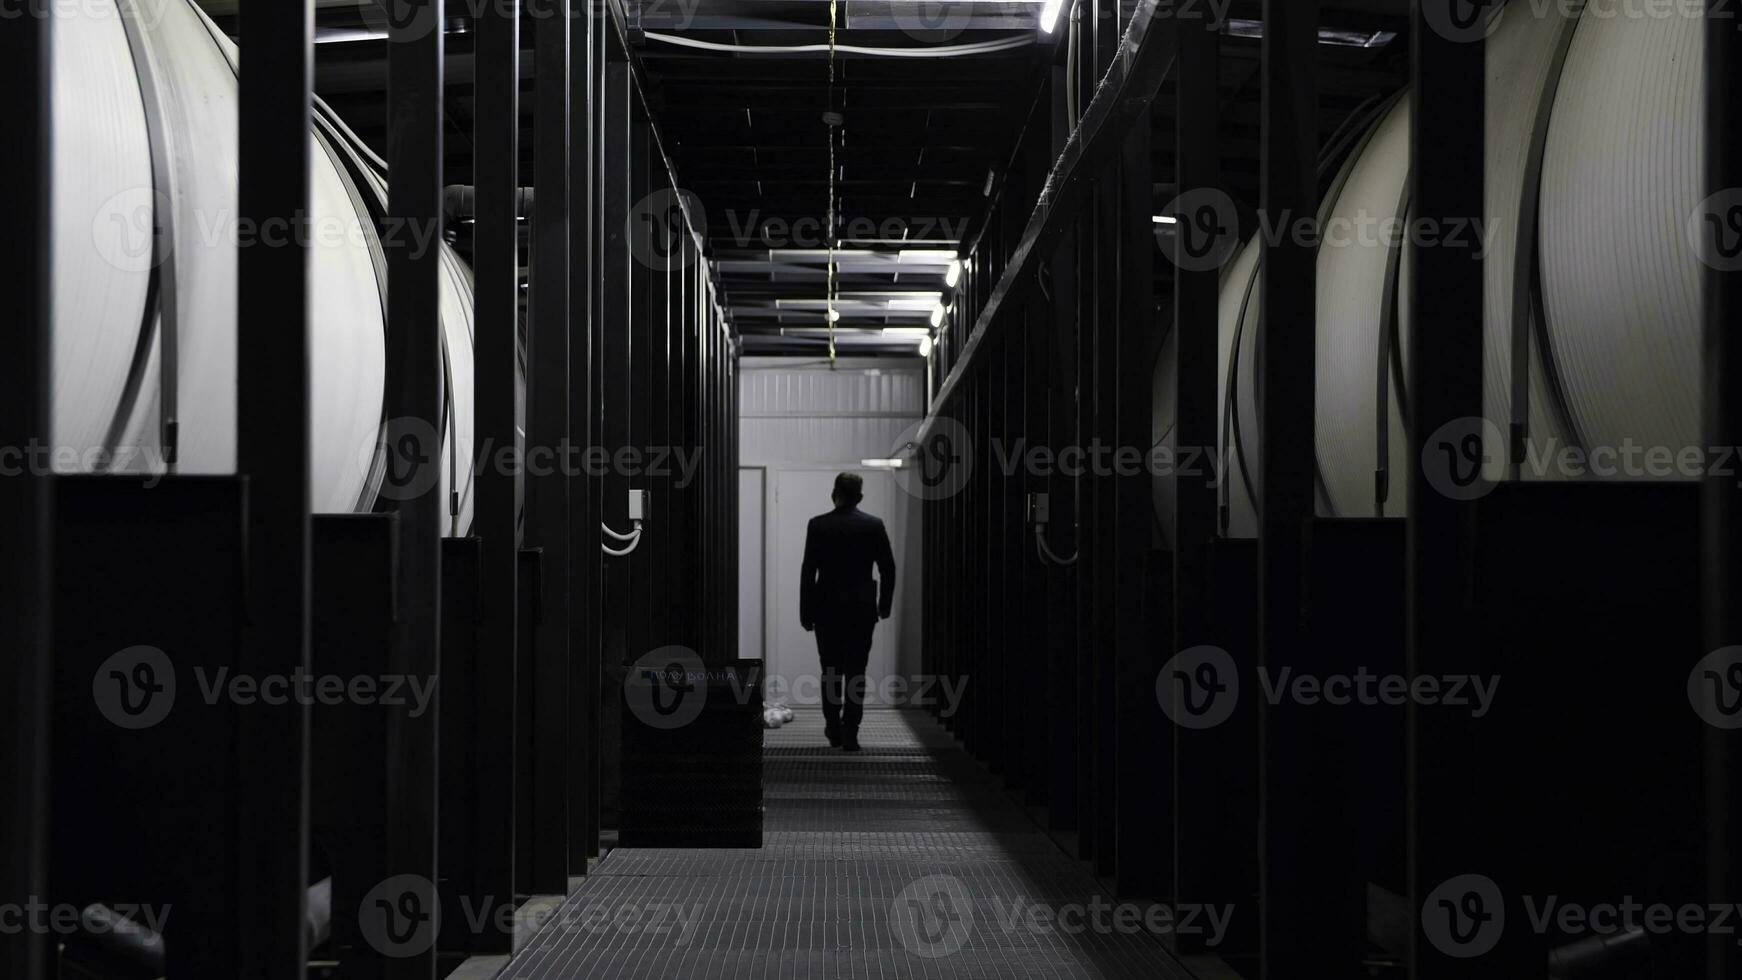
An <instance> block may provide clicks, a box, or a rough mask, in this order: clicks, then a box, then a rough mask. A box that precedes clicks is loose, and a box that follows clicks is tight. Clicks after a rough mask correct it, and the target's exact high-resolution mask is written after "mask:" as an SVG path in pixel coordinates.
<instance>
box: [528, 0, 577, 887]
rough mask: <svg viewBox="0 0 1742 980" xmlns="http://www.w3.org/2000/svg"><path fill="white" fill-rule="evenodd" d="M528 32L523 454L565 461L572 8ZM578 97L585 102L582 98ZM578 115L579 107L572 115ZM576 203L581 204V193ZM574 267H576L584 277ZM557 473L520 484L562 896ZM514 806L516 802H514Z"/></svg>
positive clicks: (563, 711) (544, 767)
mask: <svg viewBox="0 0 1742 980" xmlns="http://www.w3.org/2000/svg"><path fill="white" fill-rule="evenodd" d="M531 10H532V12H533V14H534V21H535V24H536V28H535V31H536V36H535V38H534V43H535V44H536V45H537V62H536V67H537V72H538V74H537V77H536V78H535V79H534V83H533V84H534V86H535V91H536V94H535V96H534V97H535V100H536V106H535V116H534V119H535V122H534V130H533V143H534V146H533V160H534V164H533V167H534V173H533V185H534V187H535V188H536V189H537V196H536V197H535V199H534V204H533V208H534V211H533V227H532V236H533V237H532V282H531V287H530V293H531V296H530V299H531V303H532V311H531V317H530V321H531V322H530V324H529V329H528V331H527V351H526V365H527V372H528V375H529V377H528V379H527V389H528V391H527V401H528V404H527V408H526V429H527V440H526V441H527V445H528V446H531V447H547V448H552V449H555V450H557V451H558V454H557V455H556V459H558V460H566V459H567V458H568V455H567V449H568V447H569V446H570V445H571V444H572V436H571V430H570V426H571V424H572V417H573V416H572V409H571V407H570V398H571V397H572V396H571V384H572V378H573V377H574V374H573V357H572V354H571V352H570V349H569V345H570V344H571V343H572V341H571V339H570V335H571V331H572V330H573V324H574V317H573V316H572V315H571V313H570V309H571V305H570V304H571V302H572V300H573V297H572V295H571V293H572V287H573V284H572V283H571V280H570V276H571V272H570V268H571V259H570V243H571V241H572V239H573V232H572V230H571V228H570V222H571V221H572V220H574V216H575V211H576V210H577V209H576V208H575V207H574V206H573V205H572V204H571V201H570V195H571V194H574V193H577V189H576V188H575V187H574V186H572V184H571V181H572V172H573V167H572V164H571V161H570V154H571V149H572V131H573V119H574V117H573V108H572V105H573V104H572V102H571V100H572V98H573V95H574V83H573V78H572V76H571V72H572V70H573V69H572V66H571V52H572V45H573V28H574V17H573V15H572V12H571V9H570V0H532V3H531ZM583 94H584V93H583ZM581 104H582V105H583V106H584V105H585V102H584V101H583V102H582V103H581ZM580 192H584V186H583V189H582V190H581V191H580ZM583 267H584V266H583ZM572 478H573V476H572V474H570V473H568V472H566V471H565V467H564V466H562V465H557V466H549V467H548V468H546V469H544V470H542V471H534V472H532V473H530V475H529V476H528V478H527V484H526V541H527V545H528V546H529V547H534V548H539V549H541V550H542V551H543V552H544V566H543V568H544V573H543V586H544V596H543V601H542V602H540V603H539V611H540V616H539V622H538V624H537V626H536V631H537V632H536V643H535V644H534V663H533V673H532V676H531V677H529V678H527V680H528V682H530V683H531V684H532V687H533V693H532V699H531V700H532V702H533V722H534V723H533V726H532V728H533V733H534V734H533V738H532V740H531V742H530V744H528V745H526V746H525V748H526V750H527V751H529V752H530V753H531V755H532V760H531V765H530V766H529V767H528V768H529V769H530V770H531V772H532V793H531V799H532V803H533V813H532V815H531V820H530V827H531V831H532V839H531V840H530V841H527V842H525V848H526V850H527V852H528V862H529V867H530V870H531V877H530V880H528V881H527V882H526V883H525V886H526V888H527V889H528V890H530V891H532V892H533V893H536V894H546V895H561V894H566V893H567V891H568V872H569V862H568V842H567V828H568V824H569V819H568V812H567V808H568V792H567V788H566V786H565V782H566V778H567V776H566V773H567V765H568V752H569V746H568V726H569V720H568V712H569V706H570V701H569V690H568V688H569V676H568V675H569V669H570V650H569V647H570V638H571V635H570V626H569V617H570V610H571V608H572V599H571V595H570V591H569V590H570V574H571V573H570V571H569V561H570V552H569V546H570V542H571V537H572V532H571V529H570V526H569V524H570V500H569V481H570V480H571V479H572ZM523 795H524V794H523Z"/></svg>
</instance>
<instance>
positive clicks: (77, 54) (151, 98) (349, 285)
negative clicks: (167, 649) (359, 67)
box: [53, 0, 472, 534]
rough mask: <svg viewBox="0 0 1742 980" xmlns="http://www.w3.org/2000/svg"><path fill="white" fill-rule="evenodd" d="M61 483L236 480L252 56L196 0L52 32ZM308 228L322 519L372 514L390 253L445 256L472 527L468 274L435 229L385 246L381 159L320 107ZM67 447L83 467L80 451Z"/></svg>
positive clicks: (100, 12) (250, 238)
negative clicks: (245, 66) (242, 163)
mask: <svg viewBox="0 0 1742 980" xmlns="http://www.w3.org/2000/svg"><path fill="white" fill-rule="evenodd" d="M54 39H55V40H54V45H55V50H54V59H55V77H54V91H53V98H54V125H55V133H56V140H55V146H54V150H53V152H54V165H55V172H56V175H57V180H56V181H55V185H54V195H55V196H54V214H55V227H54V233H53V234H54V239H53V241H54V249H55V262H56V264H55V321H54V344H55V397H54V429H53V439H54V443H55V447H54V448H55V449H56V451H57V452H56V456H55V457H54V466H55V468H56V469H57V471H61V472H126V473H158V474H162V473H170V472H172V473H182V474H227V473H234V472H235V469H236V459H237V453H236V440H237V437H238V432H237V422H236V418H237V415H236V401H237V399H236V378H237V372H236V355H237V339H236V338H237V330H236V250H237V248H238V247H274V245H275V243H276V244H282V243H283V242H285V241H286V240H287V239H286V235H287V234H288V229H279V228H270V227H263V228H248V227H242V226H241V225H240V223H239V220H238V211H237V190H236V187H237V183H236V166H237V158H238V143H237V124H236V110H237V100H238V95H239V82H238V78H239V63H240V54H239V52H238V50H237V48H236V46H235V45H234V44H233V43H232V42H231V41H230V39H229V38H227V37H225V36H224V35H223V34H222V32H220V31H219V30H218V29H217V27H216V25H214V24H213V23H212V22H211V20H210V19H209V18H207V17H206V15H205V14H204V12H203V11H201V10H200V9H199V8H198V7H197V6H195V5H194V4H193V3H191V2H190V0H93V2H90V3H86V4H81V5H80V6H79V8H78V13H77V14H76V15H75V16H69V17H67V18H63V19H62V20H61V21H60V22H58V23H57V30H56V31H55V32H54ZM309 138H310V140H311V141H312V149H313V153H312V162H313V168H314V171H313V174H312V192H311V201H310V208H309V214H308V234H309V249H308V251H309V262H310V268H309V274H310V282H311V286H310V319H309V331H310V336H309V346H310V350H309V354H310V361H311V368H312V370H311V382H310V384H311V390H310V438H311V447H310V452H311V455H312V459H311V476H310V491H311V503H312V506H313V509H314V511H315V512H317V513H351V512H359V511H369V510H372V509H373V508H374V506H375V504H376V501H377V498H378V496H379V492H380V486H381V479H382V474H383V473H384V472H385V457H386V454H385V450H384V448H383V447H382V446H380V441H381V434H382V424H383V422H384V419H383V411H384V406H385V401H384V400H385V393H386V378H387V375H386V371H387V364H386V333H385V331H386V291H387V283H386V253H385V248H387V247H424V248H438V249H440V250H441V255H442V267H443V273H444V274H443V281H442V313H441V315H442V331H443V337H444V341H445V348H446V351H445V353H446V360H447V366H448V370H447V380H448V396H447V398H446V402H447V405H448V411H447V413H446V415H447V417H446V418H445V419H444V420H443V427H444V429H445V432H444V440H443V441H444V454H445V455H446V457H447V462H448V464H449V465H446V466H444V467H443V484H442V486H441V492H442V493H443V495H444V498H447V497H448V494H449V493H450V492H451V491H452V489H453V487H454V485H456V484H457V485H458V488H459V494H458V497H459V502H460V506H459V508H458V511H459V513H458V514H457V515H456V519H455V521H454V524H453V528H452V530H453V533H455V534H460V533H464V532H465V531H466V529H467V528H469V526H470V498H471V494H470V482H471V480H470V477H471V475H472V467H471V466H469V465H463V464H462V463H461V462H460V461H461V460H462V459H465V458H467V456H466V453H467V452H469V450H468V449H467V447H469V446H470V444H471V438H472V316H471V288H470V279H471V274H470V271H469V270H468V269H467V268H466V266H465V263H464V262H463V261H461V259H460V258H459V256H458V255H457V253H455V252H454V251H453V250H452V249H451V248H450V247H449V246H448V245H447V244H446V243H445V242H442V241H440V240H439V239H437V238H436V237H435V235H434V229H422V230H421V231H422V232H423V235H424V236H425V237H423V238H419V237H418V233H417V230H397V231H395V232H394V237H393V238H392V240H391V242H390V243H384V236H386V234H387V229H389V228H390V225H388V224H385V223H384V221H383V216H384V214H385V210H386V193H387V184H386V176H385V173H384V168H383V167H382V165H381V161H380V159H379V158H378V157H376V156H375V155H374V154H373V153H371V152H370V151H369V150H368V148H367V147H366V146H363V145H362V144H361V142H360V141H358V140H357V138H356V136H355V135H354V134H353V133H351V132H350V130H349V129H348V128H346V127H345V126H344V124H343V122H342V121H341V120H339V119H338V118H337V117H336V116H335V115H334V114H333V113H332V112H331V111H330V110H329V109H327V107H326V106H325V105H323V104H320V103H319V100H317V104H316V107H315V125H314V127H313V129H312V130H311V132H310V136H309ZM66 450H72V451H73V452H71V453H68V452H66Z"/></svg>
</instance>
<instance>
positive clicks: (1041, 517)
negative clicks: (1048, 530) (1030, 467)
mask: <svg viewBox="0 0 1742 980" xmlns="http://www.w3.org/2000/svg"><path fill="white" fill-rule="evenodd" d="M1051 517H1052V501H1051V498H1050V497H1049V496H1048V495H1047V494H1044V493H1031V494H1029V495H1028V523H1030V524H1034V525H1036V526H1039V525H1042V524H1045V523H1046V522H1047V521H1048V520H1049V519H1050V518H1051Z"/></svg>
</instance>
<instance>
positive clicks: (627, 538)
mask: <svg viewBox="0 0 1742 980" xmlns="http://www.w3.org/2000/svg"><path fill="white" fill-rule="evenodd" d="M633 523H634V525H635V529H634V530H633V531H630V532H629V533H628V534H619V533H617V532H616V531H613V530H611V526H610V525H608V524H606V523H605V522H604V521H600V522H599V530H600V531H603V532H604V533H605V534H606V535H607V536H608V537H610V538H612V539H613V540H616V541H620V542H622V543H623V544H625V545H627V546H628V547H625V548H613V547H611V546H610V545H608V544H606V543H605V542H603V541H601V542H599V550H600V551H603V552H604V553H605V554H607V555H610V556H611V557H613V558H622V557H623V556H624V555H627V554H629V553H630V552H631V551H634V550H635V549H636V548H638V547H640V546H641V522H640V521H639V520H637V521H634V522H633Z"/></svg>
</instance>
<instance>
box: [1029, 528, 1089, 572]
mask: <svg viewBox="0 0 1742 980" xmlns="http://www.w3.org/2000/svg"><path fill="white" fill-rule="evenodd" d="M1034 543H1035V546H1036V547H1037V548H1038V549H1039V551H1040V560H1041V562H1042V563H1043V564H1051V565H1058V566H1061V567H1063V568H1069V567H1070V566H1072V565H1075V564H1076V563H1077V559H1079V558H1081V557H1083V549H1081V548H1078V549H1077V553H1076V554H1074V555H1072V556H1070V557H1069V558H1060V557H1059V556H1058V555H1056V554H1053V550H1052V548H1050V547H1048V546H1047V543H1046V525H1044V524H1036V525H1035V526H1034Z"/></svg>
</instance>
